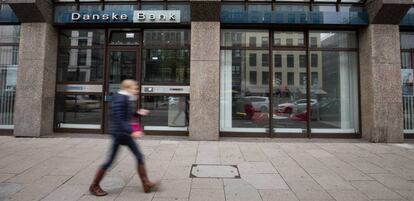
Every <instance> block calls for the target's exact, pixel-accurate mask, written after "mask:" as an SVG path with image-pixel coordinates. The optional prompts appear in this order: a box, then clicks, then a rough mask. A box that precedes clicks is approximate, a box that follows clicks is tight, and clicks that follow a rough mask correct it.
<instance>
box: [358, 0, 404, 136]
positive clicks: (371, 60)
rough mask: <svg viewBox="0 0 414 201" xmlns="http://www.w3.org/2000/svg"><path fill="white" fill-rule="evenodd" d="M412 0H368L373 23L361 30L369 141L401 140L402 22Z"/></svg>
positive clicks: (363, 104)
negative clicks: (400, 29)
mask: <svg viewBox="0 0 414 201" xmlns="http://www.w3.org/2000/svg"><path fill="white" fill-rule="evenodd" d="M411 3H412V1H411V0H400V1H388V0H368V1H367V3H366V6H365V7H366V9H367V11H368V13H369V17H370V25H369V26H368V27H366V28H365V29H362V30H360V32H359V49H360V56H359V58H360V86H361V93H360V94H361V123H362V125H361V133H362V137H363V138H364V139H367V140H369V141H370V142H402V141H403V140H404V134H403V108H402V107H403V104H402V91H401V72H400V69H401V55H400V54H401V53H400V31H399V23H400V21H401V19H402V18H403V17H404V15H405V13H406V12H407V11H408V9H409V8H410V7H411Z"/></svg>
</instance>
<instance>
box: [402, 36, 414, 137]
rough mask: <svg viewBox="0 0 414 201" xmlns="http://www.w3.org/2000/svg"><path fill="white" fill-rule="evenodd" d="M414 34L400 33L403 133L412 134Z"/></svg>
mask: <svg viewBox="0 0 414 201" xmlns="http://www.w3.org/2000/svg"><path fill="white" fill-rule="evenodd" d="M413 50H414V33H413V32H401V87H402V98H403V120H404V132H405V133H407V134H414V87H413V82H414V81H413V80H414V67H413V55H414V51H413Z"/></svg>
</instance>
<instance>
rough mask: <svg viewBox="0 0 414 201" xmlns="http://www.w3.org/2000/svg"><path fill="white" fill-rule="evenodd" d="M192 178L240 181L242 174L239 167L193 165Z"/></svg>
mask: <svg viewBox="0 0 414 201" xmlns="http://www.w3.org/2000/svg"><path fill="white" fill-rule="evenodd" d="M190 177H191V178H232V179H234V178H236V179H240V173H239V169H238V167H237V165H215V164H206V165H203V164H193V165H192V166H191V173H190Z"/></svg>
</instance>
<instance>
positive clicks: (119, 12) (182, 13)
mask: <svg viewBox="0 0 414 201" xmlns="http://www.w3.org/2000/svg"><path fill="white" fill-rule="evenodd" d="M105 8H106V9H105V10H100V9H99V8H96V9H90V8H89V9H88V8H84V9H82V7H81V8H80V10H76V8H75V7H74V6H56V7H55V23H57V24H67V23H71V24H102V23H103V24H108V23H111V24H114V23H115V24H117V23H118V24H119V23H180V22H189V21H190V12H189V6H187V5H183V6H176V7H173V6H172V7H169V8H170V9H171V10H159V9H149V10H137V9H136V6H135V5H119V6H116V7H115V6H108V8H107V7H105ZM134 18H135V19H134Z"/></svg>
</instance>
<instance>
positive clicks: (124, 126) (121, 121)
mask: <svg viewBox="0 0 414 201" xmlns="http://www.w3.org/2000/svg"><path fill="white" fill-rule="evenodd" d="M138 93H139V90H138V84H137V82H136V81H135V80H124V81H123V82H122V83H121V90H119V91H118V93H116V94H114V97H113V101H112V109H111V125H110V133H111V136H112V140H113V143H112V149H111V152H110V155H109V157H108V159H107V161H106V162H105V163H104V164H103V165H102V166H101V167H100V168H99V169H98V170H97V172H96V175H95V178H94V180H93V182H92V184H91V186H90V187H89V191H90V192H91V193H92V194H93V195H96V196H105V195H107V194H108V193H107V192H105V191H104V190H102V188H101V187H100V185H99V183H100V182H101V180H102V178H103V177H104V175H105V172H106V170H107V169H108V168H109V167H110V166H111V165H112V163H113V161H114V159H115V157H116V155H117V152H118V149H119V147H120V145H125V146H128V148H129V149H130V150H131V151H132V153H133V154H134V156H135V158H136V160H137V172H138V175H139V177H140V178H141V182H142V186H143V188H144V192H145V193H148V192H149V191H150V190H151V189H153V188H154V187H155V183H152V182H150V181H149V179H148V176H147V171H146V169H145V164H144V156H143V154H142V152H141V151H140V150H139V148H138V145H137V144H136V143H135V141H134V139H136V138H139V137H141V136H142V135H143V132H142V130H140V129H139V130H137V129H133V127H132V126H131V124H130V119H131V118H132V117H133V116H135V115H148V113H149V111H148V110H144V109H140V110H138V111H137V112H136V111H134V109H133V107H132V105H131V104H130V101H133V100H136V99H137V96H138Z"/></svg>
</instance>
